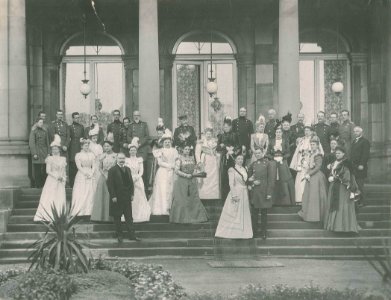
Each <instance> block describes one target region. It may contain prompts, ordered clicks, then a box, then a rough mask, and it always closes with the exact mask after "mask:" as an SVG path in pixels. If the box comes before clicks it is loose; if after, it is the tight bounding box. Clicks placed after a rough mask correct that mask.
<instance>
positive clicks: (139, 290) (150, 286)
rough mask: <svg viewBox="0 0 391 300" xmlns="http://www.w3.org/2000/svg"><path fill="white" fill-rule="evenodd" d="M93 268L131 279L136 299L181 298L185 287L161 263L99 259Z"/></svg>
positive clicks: (93, 264)
mask: <svg viewBox="0 0 391 300" xmlns="http://www.w3.org/2000/svg"><path fill="white" fill-rule="evenodd" d="M91 267H92V269H97V270H108V271H112V272H117V273H120V274H122V275H123V276H125V277H126V278H128V279H129V280H130V284H131V286H132V287H133V288H134V295H135V297H136V299H140V300H149V299H173V300H174V299H181V298H183V297H184V296H185V292H184V289H183V287H181V286H180V285H178V284H176V283H175V282H174V281H173V279H172V276H171V274H170V273H169V272H167V271H165V270H164V269H163V267H162V266H160V265H151V264H137V263H134V262H131V261H128V260H114V261H106V260H102V259H97V260H94V261H93V262H92V266H91Z"/></svg>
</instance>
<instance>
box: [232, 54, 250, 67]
mask: <svg viewBox="0 0 391 300" xmlns="http://www.w3.org/2000/svg"><path fill="white" fill-rule="evenodd" d="M235 58H236V61H237V63H238V65H255V57H254V53H243V54H236V55H235Z"/></svg>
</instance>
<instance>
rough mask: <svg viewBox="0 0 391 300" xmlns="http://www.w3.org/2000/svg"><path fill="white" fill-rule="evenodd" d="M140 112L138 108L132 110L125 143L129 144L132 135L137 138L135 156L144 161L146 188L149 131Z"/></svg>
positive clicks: (145, 182)
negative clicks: (137, 146)
mask: <svg viewBox="0 0 391 300" xmlns="http://www.w3.org/2000/svg"><path fill="white" fill-rule="evenodd" d="M140 118H141V114H140V112H139V111H138V110H135V111H134V112H133V122H132V123H131V124H130V125H129V130H128V135H127V143H128V144H130V143H131V142H132V139H133V138H134V137H138V138H139V145H140V146H139V148H138V150H137V156H139V157H142V158H143V161H144V174H143V180H144V185H145V188H146V189H147V184H148V180H147V179H148V174H149V173H148V172H147V170H148V169H147V166H148V165H147V157H148V152H149V131H148V124H147V123H145V122H143V121H141V120H140Z"/></svg>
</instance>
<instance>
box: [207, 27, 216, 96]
mask: <svg viewBox="0 0 391 300" xmlns="http://www.w3.org/2000/svg"><path fill="white" fill-rule="evenodd" d="M217 89H218V86H217V83H216V78H215V77H213V41H212V30H211V31H210V77H209V78H208V83H207V85H206V90H207V92H208V94H209V96H210V97H211V98H212V97H213V96H215V95H216V93H217Z"/></svg>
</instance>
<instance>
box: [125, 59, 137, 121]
mask: <svg viewBox="0 0 391 300" xmlns="http://www.w3.org/2000/svg"><path fill="white" fill-rule="evenodd" d="M122 59H123V61H124V68H125V99H126V100H125V103H126V104H125V115H126V116H129V117H131V116H132V114H133V111H134V110H135V109H136V107H138V85H137V84H136V83H137V80H138V78H136V77H138V76H137V75H138V74H137V72H138V70H137V69H138V57H137V56H136V55H124V56H123V57H122Z"/></svg>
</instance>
